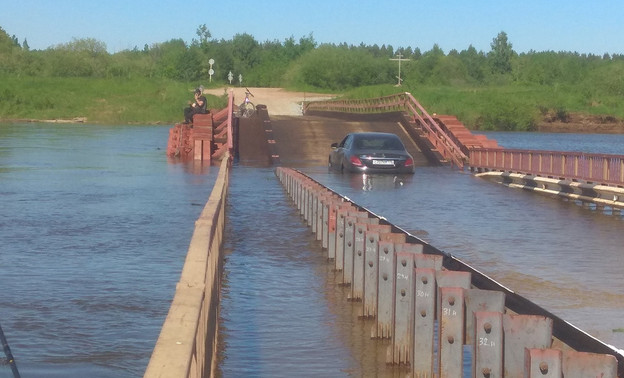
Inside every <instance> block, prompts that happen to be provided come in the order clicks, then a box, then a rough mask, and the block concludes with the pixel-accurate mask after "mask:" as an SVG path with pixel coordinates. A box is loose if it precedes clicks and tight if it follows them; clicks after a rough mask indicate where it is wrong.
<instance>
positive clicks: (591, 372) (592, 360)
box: [562, 350, 617, 378]
mask: <svg viewBox="0 0 624 378" xmlns="http://www.w3.org/2000/svg"><path fill="white" fill-rule="evenodd" d="M562 368H563V376H564V377H565V378H584V377H602V378H616V377H617V358H615V356H613V355H610V354H597V353H588V352H578V351H576V350H566V351H564V352H563V357H562Z"/></svg>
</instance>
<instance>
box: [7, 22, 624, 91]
mask: <svg viewBox="0 0 624 378" xmlns="http://www.w3.org/2000/svg"><path fill="white" fill-rule="evenodd" d="M196 34H197V38H194V39H193V40H192V41H191V42H190V43H187V42H185V41H183V40H182V39H171V40H169V41H166V42H162V43H156V44H153V45H151V46H148V45H145V46H144V47H143V48H142V49H139V48H137V47H135V48H134V49H132V50H123V51H120V52H116V53H112V54H111V53H108V52H107V47H106V44H105V43H103V42H101V41H98V40H96V39H92V38H85V39H73V40H72V41H70V42H67V43H62V44H58V45H56V46H53V47H50V48H47V49H45V50H31V49H30V48H29V46H28V43H27V41H26V40H24V41H23V42H22V43H20V42H19V40H18V38H17V37H16V36H14V35H13V36H9V34H8V33H7V32H5V31H4V30H3V29H2V28H0V73H2V74H7V75H17V76H43V77H95V78H133V77H143V78H167V79H174V80H180V81H186V82H198V81H202V82H206V81H207V80H208V78H209V72H210V69H213V72H214V75H213V76H212V78H211V79H212V80H213V81H215V82H216V83H220V84H226V83H229V82H230V78H231V79H232V82H231V83H232V84H233V85H236V84H242V85H246V86H260V87H300V88H301V87H304V88H315V89H319V90H328V91H339V90H345V89H350V88H356V87H362V86H370V85H379V84H391V83H396V82H397V80H398V79H397V62H396V61H393V60H391V59H397V58H398V57H401V59H404V61H403V62H402V72H401V79H402V80H403V82H402V83H403V84H407V85H412V86H413V85H423V84H424V85H451V86H458V85H459V86H461V85H466V86H480V85H496V84H510V83H519V84H536V85H565V84H574V85H578V84H579V83H587V87H588V88H595V87H596V86H601V87H602V88H601V90H604V91H607V92H608V93H609V94H611V95H624V75H622V73H624V55H621V54H620V55H618V54H613V55H610V54H608V53H605V54H604V55H602V56H597V55H592V54H581V53H578V52H554V51H545V52H537V51H529V52H526V53H520V54H518V53H516V52H515V51H514V50H513V48H512V44H511V42H510V41H509V40H508V37H507V34H506V33H505V32H500V33H499V34H498V35H497V36H496V37H495V38H493V40H492V42H491V44H490V47H491V49H490V51H487V52H484V51H478V50H477V49H475V48H474V47H473V46H472V45H471V46H468V47H467V48H466V49H464V50H462V51H457V50H450V51H449V52H447V53H445V52H444V51H443V50H442V49H441V48H440V47H439V46H438V45H437V44H436V45H434V46H433V47H432V48H431V49H430V50H428V51H424V52H421V50H420V49H419V48H418V47H416V48H412V47H405V48H403V47H399V48H393V46H391V45H382V46H378V45H376V44H375V45H366V44H364V43H361V44H360V45H357V46H356V45H348V44H346V43H343V44H327V43H320V44H319V43H317V42H316V41H315V40H314V38H313V36H312V34H310V35H308V36H304V37H301V38H299V39H298V40H296V39H295V38H294V37H290V38H288V39H286V40H284V41H277V40H274V41H265V42H258V41H257V40H256V39H255V38H254V37H253V36H251V35H249V34H246V33H243V34H236V35H235V36H234V37H233V38H232V39H230V40H225V39H221V40H217V39H213V38H212V36H211V33H210V31H209V30H208V28H207V27H206V25H205V24H204V25H200V26H199V27H198V28H197V32H196ZM210 59H213V61H214V65H210V64H209V60H210ZM230 72H231V73H232V75H231V76H230V78H229V77H228V75H229V74H230ZM239 75H240V77H242V83H240V82H239Z"/></svg>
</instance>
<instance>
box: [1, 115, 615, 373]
mask: <svg viewBox="0 0 624 378" xmlns="http://www.w3.org/2000/svg"><path fill="white" fill-rule="evenodd" d="M167 133H168V127H167V126H132V127H128V126H91V125H50V124H23V125H21V124H20V125H15V124H13V125H7V124H2V125H0V195H1V199H2V200H1V202H0V211H1V214H2V217H0V245H2V250H1V252H0V283H1V285H2V289H3V290H2V294H1V295H0V324H1V325H2V328H3V330H4V332H5V334H6V336H7V338H8V341H9V344H10V346H11V349H12V351H13V354H14V356H15V358H16V361H17V364H18V367H19V370H20V373H22V376H23V377H84V376H89V377H139V376H142V374H143V371H144V369H145V367H146V365H147V362H148V361H149V356H150V354H151V351H152V349H153V346H154V343H155V341H156V339H157V337H158V333H159V331H160V327H161V325H162V322H163V321H164V318H165V316H166V313H167V311H168V308H169V304H170V301H171V299H172V297H173V293H174V289H175V283H176V282H177V280H178V278H179V274H180V270H181V267H182V264H183V262H184V256H185V254H186V251H187V248H188V243H189V241H190V237H191V234H192V229H193V226H194V221H195V220H196V219H197V217H198V215H199V212H200V211H201V209H202V207H203V205H204V203H205V202H206V200H207V198H208V195H209V193H210V191H211V189H212V183H213V180H214V177H215V174H216V167H215V168H210V167H208V168H203V169H202V168H201V167H195V166H193V165H192V164H191V165H182V164H174V163H171V162H168V161H167V159H166V157H165V153H164V152H165V151H164V149H165V147H166V140H167ZM490 136H493V137H494V138H495V139H497V140H498V141H499V144H501V145H503V146H505V147H510V148H534V149H552V150H558V149H559V150H562V149H569V148H567V147H565V146H575V145H578V143H580V142H584V143H586V144H587V145H595V146H596V147H604V150H603V151H588V152H611V153H619V154H624V151H618V149H621V148H622V146H624V143H623V142H624V140H623V139H622V138H621V136H612V135H609V136H608V137H604V138H603V139H600V141H596V140H595V139H597V138H602V137H601V136H591V135H590V136H578V135H575V134H556V135H554V136H551V135H550V134H546V135H545V134H501V135H498V134H494V133H492V134H491V135H490ZM557 141H558V142H557ZM585 148H589V147H583V146H579V147H578V148H571V149H572V150H584V149H585ZM302 170H303V171H304V172H306V173H308V174H310V175H311V176H312V177H314V178H315V179H316V180H318V181H320V182H321V183H323V184H325V185H327V186H329V187H330V188H332V189H334V190H335V191H337V192H339V193H340V194H343V195H345V196H347V197H349V198H351V199H352V200H354V201H355V202H357V203H358V204H360V205H362V206H365V207H367V208H369V209H370V210H372V211H374V212H375V213H377V214H379V215H382V216H384V217H386V218H387V219H388V220H389V221H391V222H393V223H396V224H397V225H399V226H401V227H402V228H404V229H406V230H408V231H410V232H411V233H413V234H415V235H416V236H418V237H420V238H422V239H424V240H426V241H428V242H429V243H431V244H432V245H434V246H435V247H437V248H439V249H442V250H444V251H446V252H448V253H452V254H453V255H456V256H457V257H459V258H460V259H462V260H464V261H465V262H467V263H469V264H471V265H473V266H474V267H476V268H477V269H480V270H481V271H483V272H484V273H486V274H488V275H490V276H492V277H494V278H496V279H497V280H499V281H500V282H502V283H504V284H505V285H507V286H508V287H510V288H512V289H514V290H516V291H518V292H519V293H520V294H522V295H525V296H527V297H529V298H530V299H532V300H534V301H535V302H537V303H539V304H541V305H543V306H544V307H546V308H547V309H549V310H551V311H552V312H554V313H555V314H557V315H560V316H561V317H563V318H564V319H566V320H569V321H571V322H572V323H573V324H575V325H577V326H579V327H581V328H582V329H584V330H586V331H588V332H590V333H591V334H593V335H595V336H597V337H599V338H600V339H602V340H604V341H606V342H609V343H611V344H614V345H617V346H619V347H620V348H623V347H624V337H623V336H624V333H623V332H614V330H621V329H622V328H624V322H623V321H622V317H621V312H622V310H623V309H624V278H623V277H622V274H621V272H622V271H623V270H624V259H623V258H622V253H623V251H622V247H621V246H622V245H624V233H623V232H622V229H623V227H624V223H623V222H624V220H623V219H622V217H621V216H619V215H618V216H613V215H606V214H602V213H597V212H595V211H591V210H588V209H584V208H582V207H580V206H578V205H576V204H574V203H571V202H564V201H561V200H559V199H551V198H548V197H543V196H539V195H536V194H533V193H527V192H524V191H521V190H514V189H509V188H506V187H503V186H500V185H496V184H492V183H490V182H487V181H484V180H481V179H478V178H475V177H473V176H472V175H470V174H468V173H461V172H457V171H453V170H451V169H449V168H444V167H442V168H433V167H431V168H421V169H419V170H417V172H416V174H415V175H414V176H410V177H399V178H397V179H395V178H394V177H393V176H373V177H369V178H366V179H364V178H363V177H362V176H355V175H340V174H334V173H332V174H330V173H328V172H327V169H326V167H306V168H302ZM230 184H231V188H230V194H231V197H230V199H229V202H228V205H227V206H228V221H227V234H226V240H225V248H226V263H225V268H226V272H225V274H226V276H225V278H224V287H223V301H222V311H221V317H222V322H221V327H222V331H221V335H222V336H223V338H222V340H221V349H220V357H221V362H220V365H219V373H220V375H222V376H224V377H238V376H263V377H264V376H265V377H269V376H270V377H277V376H292V375H297V376H380V377H381V376H393V375H396V372H393V371H392V370H391V369H390V371H389V370H388V368H386V366H385V365H384V364H383V360H384V357H385V350H386V345H384V343H380V342H371V340H370V339H369V332H370V324H366V322H364V321H362V320H360V319H357V316H356V312H355V310H354V309H355V308H356V307H355V306H354V305H353V304H351V303H349V302H347V301H346V299H345V298H346V293H345V291H344V288H343V287H340V286H338V285H335V283H334V282H335V277H334V274H335V273H334V272H333V271H332V270H331V269H330V268H329V266H328V264H327V263H326V261H325V259H324V258H323V257H322V254H321V252H320V249H319V244H318V242H316V240H314V238H313V236H312V234H311V233H310V231H309V229H308V228H307V227H305V226H303V224H302V222H301V219H300V217H299V215H298V213H297V212H296V210H295V209H294V208H293V207H292V205H291V204H290V202H289V201H288V200H287V196H286V195H285V193H284V191H283V189H282V188H281V186H280V185H279V183H278V181H277V179H276V178H275V176H274V173H273V170H272V169H262V168H248V167H234V168H233V171H232V176H231V181H230ZM2 374H5V375H2ZM4 376H10V371H9V370H8V368H6V367H4V366H0V377H4Z"/></svg>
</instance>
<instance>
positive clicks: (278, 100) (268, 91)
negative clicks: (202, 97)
mask: <svg viewBox="0 0 624 378" xmlns="http://www.w3.org/2000/svg"><path fill="white" fill-rule="evenodd" d="M230 90H232V91H234V104H235V105H238V104H240V103H242V102H243V100H244V99H245V88H244V87H243V88H240V87H229V88H219V89H207V90H204V93H206V94H211V95H215V96H221V95H223V94H227V93H229V91H230ZM249 92H251V93H252V94H253V97H250V100H251V102H253V103H254V104H255V105H266V106H267V108H269V109H270V113H271V115H276V116H280V115H284V116H297V115H302V111H301V103H302V102H303V101H318V100H328V99H331V98H333V97H335V96H334V95H331V94H319V93H306V92H291V91H287V90H284V89H282V88H254V87H250V88H249Z"/></svg>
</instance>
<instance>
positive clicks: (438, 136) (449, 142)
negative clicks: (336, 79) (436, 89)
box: [304, 92, 468, 168]
mask: <svg viewBox="0 0 624 378" xmlns="http://www.w3.org/2000/svg"><path fill="white" fill-rule="evenodd" d="M310 111H329V112H345V113H387V112H396V111H401V112H405V113H406V114H407V116H408V117H409V118H410V121H411V122H413V123H414V124H415V125H417V127H419V128H421V130H422V133H423V134H424V136H425V137H426V138H427V139H428V140H429V142H430V143H431V144H432V146H433V148H435V149H436V150H437V151H438V152H439V153H440V154H441V155H442V156H443V157H444V159H446V160H447V161H449V162H451V163H452V164H454V165H456V166H458V167H460V168H463V167H464V164H465V163H466V162H467V160H468V157H467V156H466V154H465V153H464V152H462V150H461V148H460V147H459V146H458V145H457V144H456V142H455V140H454V139H453V138H452V135H449V134H448V133H447V132H446V131H445V130H443V129H442V128H441V127H440V125H439V124H438V123H437V122H436V121H435V120H434V119H433V117H431V115H429V113H427V111H426V110H425V108H423V106H422V105H420V103H419V102H418V101H416V99H415V98H414V97H413V96H412V95H411V94H410V93H409V92H404V93H398V94H395V95H391V96H385V97H378V98H370V99H358V100H326V101H313V102H308V103H306V104H305V105H304V113H307V112H310Z"/></svg>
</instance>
